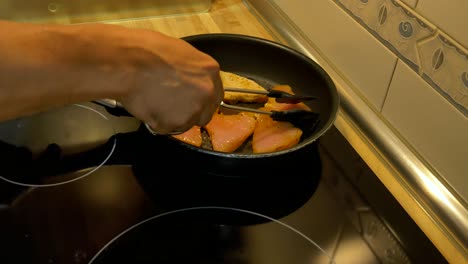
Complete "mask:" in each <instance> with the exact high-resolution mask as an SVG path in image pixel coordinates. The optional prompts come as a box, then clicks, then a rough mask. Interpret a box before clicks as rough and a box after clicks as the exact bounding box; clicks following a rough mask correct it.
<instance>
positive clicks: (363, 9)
mask: <svg viewBox="0 0 468 264" xmlns="http://www.w3.org/2000/svg"><path fill="white" fill-rule="evenodd" d="M337 2H338V3H340V4H341V5H342V6H343V7H344V8H346V9H347V11H348V12H349V13H350V14H351V15H352V16H354V17H355V18H358V19H360V20H361V21H360V22H362V23H363V24H365V25H367V26H368V27H370V28H371V29H374V30H375V27H374V26H375V25H377V24H379V23H378V22H379V10H380V7H381V6H382V4H383V3H384V2H385V0H338V1H337Z"/></svg>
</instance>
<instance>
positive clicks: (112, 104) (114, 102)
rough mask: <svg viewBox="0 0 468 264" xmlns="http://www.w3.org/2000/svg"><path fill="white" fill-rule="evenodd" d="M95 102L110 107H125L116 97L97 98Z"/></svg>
mask: <svg viewBox="0 0 468 264" xmlns="http://www.w3.org/2000/svg"><path fill="white" fill-rule="evenodd" d="M93 102H94V103H97V104H100V105H103V106H107V107H110V108H118V107H122V108H123V105H122V104H121V103H119V102H117V100H114V99H97V100H94V101H93Z"/></svg>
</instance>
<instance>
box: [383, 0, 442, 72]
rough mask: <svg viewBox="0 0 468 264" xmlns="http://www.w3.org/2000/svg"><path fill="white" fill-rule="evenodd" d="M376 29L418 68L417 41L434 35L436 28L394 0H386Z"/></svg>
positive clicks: (405, 58)
mask: <svg viewBox="0 0 468 264" xmlns="http://www.w3.org/2000/svg"><path fill="white" fill-rule="evenodd" d="M375 30H376V32H377V34H379V36H380V37H382V38H383V39H384V40H385V41H387V42H388V43H389V44H390V45H391V46H392V47H393V48H394V49H395V50H396V51H397V52H398V53H399V54H400V57H401V58H402V59H404V60H406V62H407V63H409V64H410V66H411V67H413V68H414V69H416V70H417V69H418V67H419V60H418V51H417V45H416V44H417V42H418V41H419V40H421V39H424V38H427V37H430V36H432V35H433V34H434V33H435V28H434V27H432V26H430V25H429V24H427V23H425V22H424V21H423V20H422V19H421V18H418V17H417V16H416V15H415V14H414V13H412V12H411V11H410V10H409V9H405V8H404V7H403V5H401V4H399V3H398V2H396V1H394V0H385V3H383V4H382V5H381V6H380V9H379V21H378V24H377V25H375Z"/></svg>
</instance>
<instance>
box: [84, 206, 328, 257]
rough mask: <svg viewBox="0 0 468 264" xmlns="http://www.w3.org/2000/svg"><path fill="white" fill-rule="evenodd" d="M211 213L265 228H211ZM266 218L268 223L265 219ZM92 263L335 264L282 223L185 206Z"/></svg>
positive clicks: (122, 237) (124, 237)
mask: <svg viewBox="0 0 468 264" xmlns="http://www.w3.org/2000/svg"><path fill="white" fill-rule="evenodd" d="M215 215H218V216H219V215H224V216H226V215H232V216H235V217H242V216H244V217H254V218H262V219H264V221H263V222H265V223H264V224H261V225H255V228H252V226H236V225H221V224H216V222H215V221H213V219H216V217H215V218H214V216H215ZM265 220H267V221H265ZM89 263H90V264H97V263H319V264H320V263H327V264H329V263H334V261H333V260H332V258H331V257H330V254H329V253H327V251H326V250H325V249H324V248H322V247H321V246H320V245H319V244H318V243H317V242H316V241H314V239H313V237H310V235H308V234H305V233H302V232H300V231H299V230H297V229H295V228H294V227H293V226H291V225H289V224H287V223H286V222H285V221H279V220H277V219H274V218H270V217H268V216H266V215H262V214H259V213H256V212H253V211H248V210H243V209H238V208H231V207H210V206H206V207H190V208H184V209H179V210H175V211H169V212H165V213H162V214H158V215H155V216H153V217H151V218H148V219H146V220H144V221H141V222H139V223H137V224H136V225H133V226H131V227H130V228H128V229H126V230H124V231H123V232H121V233H120V234H119V235H117V236H116V237H114V238H113V239H112V240H111V241H110V242H109V243H107V245H105V246H104V247H103V248H102V249H101V250H100V251H99V252H98V253H97V254H96V255H95V256H94V257H93V258H92V259H91V261H90V262H89Z"/></svg>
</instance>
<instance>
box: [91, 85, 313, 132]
mask: <svg viewBox="0 0 468 264" xmlns="http://www.w3.org/2000/svg"><path fill="white" fill-rule="evenodd" d="M224 91H227V92H240V93H253V94H264V95H267V96H268V97H272V98H276V101H277V102H279V103H290V104H295V103H299V102H303V101H309V100H314V99H317V97H315V96H303V95H294V94H290V93H287V92H283V91H279V90H270V91H260V90H252V89H242V88H233V87H225V88H224ZM92 102H93V103H95V104H98V105H101V106H104V107H105V108H106V111H107V112H109V114H111V115H114V116H132V114H130V113H129V112H128V111H127V110H126V109H125V108H124V107H123V105H122V104H121V103H120V102H118V101H116V100H113V99H98V100H94V101H92ZM220 106H221V107H224V108H227V109H231V110H236V111H241V112H252V113H257V114H266V115H269V116H271V118H272V119H273V120H276V121H288V122H291V123H292V124H294V125H296V126H301V127H303V126H310V125H312V124H314V123H315V122H316V121H317V120H318V113H315V112H312V111H307V110H302V109H292V110H286V111H274V110H272V111H264V110H260V109H255V108H250V107H242V106H235V105H230V104H226V103H224V102H221V104H220ZM146 127H147V128H148V130H149V131H150V132H151V133H153V134H156V133H155V132H154V131H153V130H151V128H150V127H149V126H148V125H146ZM171 134H180V132H174V133H171Z"/></svg>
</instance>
